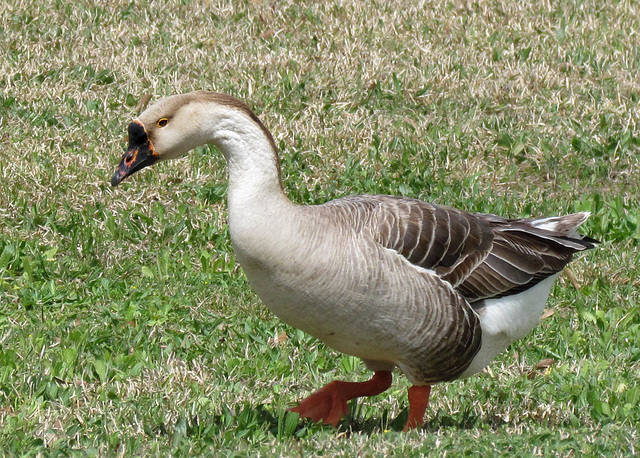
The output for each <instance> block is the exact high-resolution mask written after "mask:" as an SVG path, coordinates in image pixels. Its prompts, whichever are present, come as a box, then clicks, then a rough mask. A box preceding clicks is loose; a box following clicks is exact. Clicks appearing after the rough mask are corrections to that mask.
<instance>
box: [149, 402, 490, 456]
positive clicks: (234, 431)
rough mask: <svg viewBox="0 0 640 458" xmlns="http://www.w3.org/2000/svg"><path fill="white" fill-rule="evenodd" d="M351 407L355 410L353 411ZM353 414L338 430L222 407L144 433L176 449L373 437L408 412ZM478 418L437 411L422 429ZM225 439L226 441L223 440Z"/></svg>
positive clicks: (465, 425)
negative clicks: (325, 433)
mask: <svg viewBox="0 0 640 458" xmlns="http://www.w3.org/2000/svg"><path fill="white" fill-rule="evenodd" d="M353 407H355V408H353ZM352 412H354V413H355V417H356V418H354V416H353V415H351V414H350V415H349V416H348V417H346V418H345V419H343V420H342V421H341V422H340V424H339V426H338V429H337V430H336V429H334V428H333V427H332V426H329V425H322V424H318V423H313V422H311V421H308V420H305V419H300V418H299V417H298V414H295V413H291V412H287V411H274V410H272V408H271V406H268V407H266V406H264V405H257V406H252V405H249V404H244V405H242V406H234V407H228V408H225V409H224V411H223V413H221V414H207V413H204V412H203V413H200V414H196V415H194V416H190V417H188V418H187V417H179V418H178V419H177V420H176V422H175V423H173V424H165V423H164V422H161V421H160V422H158V423H155V422H149V423H147V425H146V426H145V433H146V434H147V435H148V436H151V437H154V436H155V437H157V436H165V437H167V439H168V440H169V441H170V442H171V443H172V444H173V446H174V447H176V446H179V444H180V443H181V442H183V440H185V439H191V440H193V439H195V440H204V441H205V442H207V439H208V438H209V439H212V438H215V441H216V442H219V441H222V442H225V440H229V441H232V440H234V438H238V437H248V436H252V435H255V434H260V431H262V433H265V432H267V433H269V434H271V435H273V437H275V438H277V439H278V440H281V439H286V438H292V437H296V438H301V437H305V436H307V435H309V434H313V433H314V432H319V431H322V430H332V431H336V432H338V431H339V432H340V433H343V434H346V435H347V436H349V435H350V434H354V433H356V434H366V435H375V434H380V433H383V432H390V431H394V432H400V431H402V428H403V427H404V424H405V422H406V421H407V417H408V410H407V409H404V410H402V411H401V412H400V414H399V415H398V416H397V417H395V418H390V416H389V412H388V410H383V411H382V412H381V414H382V416H381V417H370V418H366V419H359V418H358V417H360V415H359V411H358V409H357V406H352ZM480 422H482V419H481V418H480V417H478V416H477V415H475V414H473V413H472V412H471V411H465V412H461V413H459V414H457V415H455V416H453V415H447V414H443V413H442V412H437V413H436V414H435V416H434V417H432V418H428V419H427V421H426V422H425V424H424V426H423V427H422V429H423V430H425V431H428V432H436V431H438V430H439V429H441V428H455V429H460V430H467V429H472V428H474V427H476V426H477V425H478V424H479V423H480ZM225 438H226V439H225Z"/></svg>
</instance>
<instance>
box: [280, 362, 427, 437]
mask: <svg viewBox="0 0 640 458" xmlns="http://www.w3.org/2000/svg"><path fill="white" fill-rule="evenodd" d="M391 378H392V377H391V372H388V371H378V372H375V373H374V374H373V377H372V378H371V380H368V381H366V382H340V381H333V382H331V383H329V384H328V385H327V386H325V387H324V388H322V389H321V390H320V391H317V392H315V393H313V394H312V395H311V396H309V397H307V398H305V399H303V400H302V402H300V404H299V405H298V407H294V408H292V409H289V410H290V411H291V412H297V413H299V414H300V416H301V417H304V418H310V419H311V420H313V421H315V422H319V421H323V422H325V423H327V424H329V425H333V426H338V422H339V421H340V420H341V419H342V417H343V416H345V415H346V414H347V413H348V412H349V410H348V408H347V401H349V400H350V399H353V398H359V397H360V396H375V395H376V394H380V393H382V392H383V391H385V390H387V389H388V388H389V387H390V386H391ZM425 407H426V406H425Z"/></svg>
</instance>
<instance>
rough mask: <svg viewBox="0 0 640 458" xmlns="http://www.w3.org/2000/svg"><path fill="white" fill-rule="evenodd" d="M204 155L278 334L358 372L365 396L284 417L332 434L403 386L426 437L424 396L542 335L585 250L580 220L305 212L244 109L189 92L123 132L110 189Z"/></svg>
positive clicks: (345, 392)
mask: <svg viewBox="0 0 640 458" xmlns="http://www.w3.org/2000/svg"><path fill="white" fill-rule="evenodd" d="M202 144H214V145H215V146H216V147H217V148H218V149H219V150H220V151H221V152H222V154H223V155H224V156H225V158H226V161H227V164H228V168H229V193H228V208H229V229H230V234H231V239H232V243H233V247H234V251H235V253H236V257H237V259H238V261H239V263H240V265H241V266H242V268H243V269H244V271H245V273H246V275H247V278H248V279H249V282H250V283H251V286H252V287H253V289H254V290H255V291H256V293H257V294H258V296H259V297H260V298H261V300H262V301H263V302H264V304H265V305H266V306H267V307H268V308H269V309H270V310H272V311H273V313H274V314H276V315H277V316H278V317H279V318H280V319H282V320H283V321H284V322H286V323H288V324H290V325H292V326H294V327H296V328H299V329H301V330H303V331H305V332H307V333H309V334H311V335H313V336H315V337H317V338H318V339H320V340H322V341H323V342H324V343H326V344H327V345H328V346H329V347H331V348H334V349H336V350H338V351H340V352H344V353H347V354H350V355H354V356H356V357H359V358H361V359H362V360H363V361H364V363H365V364H366V365H367V367H368V368H370V369H371V370H373V371H374V372H375V374H374V377H373V378H372V379H371V380H370V381H368V382H362V383H350V382H332V383H331V384H329V385H327V386H326V387H325V388H323V389H322V390H320V391H318V392H317V393H315V394H313V395H311V396H309V397H308V398H307V399H305V400H303V401H302V403H301V404H300V405H299V406H298V407H296V408H294V409H292V410H294V411H297V412H299V413H300V414H301V415H302V416H305V417H309V418H311V419H313V420H315V421H321V420H322V421H325V422H327V423H331V424H334V425H336V424H337V423H338V421H339V420H340V418H341V417H342V416H343V415H344V413H346V402H347V400H348V399H351V398H353V397H358V396H366V395H373V394H377V393H379V392H382V391H384V390H385V389H386V388H388V386H389V385H390V383H391V371H392V370H393V369H394V368H396V367H397V368H399V369H400V370H401V371H402V372H403V373H404V374H405V375H406V376H407V378H408V379H409V380H410V381H411V383H412V384H413V386H412V387H411V389H410V390H409V402H410V412H409V420H408V421H407V425H406V428H412V427H417V426H419V425H421V424H422V418H423V415H424V411H425V409H426V406H427V402H428V396H429V390H430V386H431V385H432V384H435V383H438V382H444V381H449V380H453V379H456V378H459V377H468V376H470V375H473V374H474V373H477V372H478V371H480V370H482V369H483V368H484V367H485V366H486V365H487V364H489V363H490V362H491V361H492V360H493V359H494V358H495V357H496V356H497V355H498V354H499V353H500V352H502V351H503V350H504V349H505V348H506V347H507V346H508V345H509V344H511V343H512V342H513V341H515V340H517V339H519V338H521V337H523V336H525V335H526V334H527V333H529V332H530V331H531V330H532V329H533V328H534V327H535V326H536V324H537V323H538V321H539V318H540V315H541V313H542V310H543V308H544V305H545V302H546V300H547V297H548V295H549V291H550V289H551V286H552V284H553V282H554V281H555V279H556V278H557V276H558V275H559V273H560V272H561V270H562V269H563V268H564V267H565V266H566V265H567V264H568V263H569V262H570V261H571V259H572V258H573V255H574V254H575V253H577V252H580V251H583V250H586V249H590V248H593V247H594V244H595V241H594V240H593V239H590V238H588V237H585V236H581V235H579V234H578V233H577V232H576V228H577V227H578V226H579V225H580V224H582V223H583V222H584V221H585V220H586V219H587V217H588V213H576V214H572V215H566V216H561V217H552V218H543V219H506V218H501V217H498V216H494V215H484V214H472V213H467V212H464V211H460V210H456V209H453V208H449V207H445V206H440V205H434V204H429V203H426V202H422V201H419V200H415V199H409V198H405V197H394V196H378V195H364V196H352V197H346V198H342V199H337V200H334V201H330V202H328V203H326V204H323V205H317V206H304V205H296V204H294V203H292V202H291V201H290V200H289V199H288V198H287V197H286V196H285V194H284V192H283V190H282V184H281V179H280V165H279V159H278V155H277V151H276V147H275V144H274V142H273V139H272V137H271V134H270V133H269V131H268V130H267V129H266V128H265V127H264V126H263V124H262V123H261V122H260V121H259V119H258V118H257V117H256V116H255V114H254V113H253V112H252V111H251V110H250V109H249V108H248V107H247V105H245V104H244V103H243V102H240V101H238V100H236V99H234V98H232V97H230V96H227V95H223V94H216V93H211V92H204V91H198V92H193V93H189V94H184V95H177V96H172V97H167V98H164V99H161V100H160V101H158V102H157V103H156V104H154V105H152V106H151V107H150V108H148V109H147V110H146V111H145V112H143V113H142V114H141V115H140V116H139V118H138V119H137V120H134V121H133V122H132V123H131V124H130V126H129V148H128V150H127V152H126V153H125V154H124V156H123V158H122V161H121V163H120V165H119V167H118V169H117V170H116V172H115V174H114V176H113V179H112V184H113V185H114V186H115V185H117V184H118V183H120V181H122V180H123V179H124V178H125V177H127V176H129V175H131V174H133V173H135V172H137V171H138V170H140V169H142V168H144V167H146V166H149V165H152V164H153V163H155V162H157V161H160V160H166V159H174V158H178V157H181V156H184V155H185V154H187V152H189V151H190V150H191V149H193V148H194V147H196V146H198V145H202Z"/></svg>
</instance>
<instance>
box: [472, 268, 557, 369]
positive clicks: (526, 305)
mask: <svg viewBox="0 0 640 458" xmlns="http://www.w3.org/2000/svg"><path fill="white" fill-rule="evenodd" d="M558 275H560V274H556V275H553V276H551V277H549V278H546V279H544V280H542V281H541V282H540V283H538V284H537V285H536V286H534V287H533V288H530V289H528V290H526V291H523V292H522V293H520V294H515V295H513V296H507V297H501V298H499V299H487V300H485V301H484V303H485V305H484V307H482V308H480V309H479V310H476V312H477V313H478V316H479V317H480V327H481V328H482V346H481V347H480V351H478V353H477V354H476V356H475V357H474V358H473V361H471V364H470V365H469V367H468V368H467V369H466V370H465V371H464V372H463V373H462V375H461V376H460V377H461V378H465V377H469V376H471V375H473V374H475V373H477V372H480V371H481V370H482V369H484V368H485V367H486V366H487V365H488V364H489V363H490V362H491V361H493V360H494V359H495V357H496V356H498V355H499V354H500V353H502V351H504V350H505V349H506V348H507V347H508V346H509V345H511V343H513V342H515V341H516V340H518V339H520V338H522V337H524V336H526V335H527V334H528V333H529V332H531V330H532V329H533V328H535V327H536V325H537V324H538V322H539V321H540V316H541V315H542V311H543V310H544V306H545V303H546V302H547V298H548V297H549V292H550V291H551V286H552V285H553V282H554V281H555V280H556V278H558Z"/></svg>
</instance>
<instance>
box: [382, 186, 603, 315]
mask: <svg viewBox="0 0 640 458" xmlns="http://www.w3.org/2000/svg"><path fill="white" fill-rule="evenodd" d="M371 198H373V199H374V200H375V201H376V202H377V205H376V208H375V210H374V215H375V216H374V220H373V221H372V223H374V224H375V226H376V227H375V230H376V235H377V241H378V243H380V244H381V245H383V246H384V247H385V248H389V249H392V250H394V251H396V252H397V253H398V254H400V255H401V256H403V257H404V258H406V259H407V260H408V261H409V262H411V263H412V264H414V265H416V266H419V267H422V268H424V269H429V270H432V271H434V272H435V274H436V275H438V276H439V277H440V278H441V279H442V280H444V281H446V282H447V283H449V284H450V285H451V286H452V287H453V288H454V289H455V290H456V291H457V292H458V293H460V294H461V295H462V296H463V297H464V298H465V299H466V300H467V301H468V302H470V303H472V302H475V301H478V300H481V299H486V298H491V297H501V296H506V295H510V294H517V293H519V292H521V291H524V290H526V289H528V288H531V287H532V286H534V285H535V284H537V283H538V282H539V281H541V280H543V279H545V278H547V277H549V276H551V275H553V274H555V273H557V272H560V271H561V270H562V269H563V268H564V267H565V266H566V265H567V264H568V263H569V262H570V261H571V259H572V257H573V254H574V253H576V252H578V251H582V250H586V249H589V248H593V246H594V243H595V240H593V239H590V238H588V237H582V236H580V235H578V234H577V233H576V232H575V229H576V227H578V226H579V225H580V224H581V223H582V222H584V220H586V218H587V217H588V214H586V213H576V214H573V215H567V216H564V217H557V218H545V219H540V220H535V219H506V218H500V217H498V216H494V215H485V214H473V213H467V212H463V211H460V210H457V209H454V208H449V207H445V206H440V205H434V204H429V203H426V202H422V201H419V200H415V199H408V198H404V197H391V196H389V197H387V196H371Z"/></svg>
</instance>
